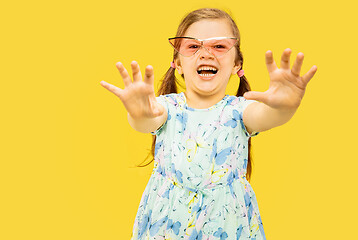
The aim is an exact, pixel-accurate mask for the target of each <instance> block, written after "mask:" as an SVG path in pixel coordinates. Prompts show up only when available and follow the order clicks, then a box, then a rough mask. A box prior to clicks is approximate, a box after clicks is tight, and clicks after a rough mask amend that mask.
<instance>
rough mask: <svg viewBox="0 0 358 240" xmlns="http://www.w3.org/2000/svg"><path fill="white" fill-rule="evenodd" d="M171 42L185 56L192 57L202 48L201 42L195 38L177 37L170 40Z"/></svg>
mask: <svg viewBox="0 0 358 240" xmlns="http://www.w3.org/2000/svg"><path fill="white" fill-rule="evenodd" d="M169 42H170V44H171V45H172V46H173V47H174V49H175V50H176V51H178V52H179V53H180V54H181V55H183V56H185V57H190V56H192V55H194V54H195V52H196V51H197V50H198V49H199V48H200V45H201V43H200V42H199V41H197V40H195V39H188V38H175V39H170V40H169Z"/></svg>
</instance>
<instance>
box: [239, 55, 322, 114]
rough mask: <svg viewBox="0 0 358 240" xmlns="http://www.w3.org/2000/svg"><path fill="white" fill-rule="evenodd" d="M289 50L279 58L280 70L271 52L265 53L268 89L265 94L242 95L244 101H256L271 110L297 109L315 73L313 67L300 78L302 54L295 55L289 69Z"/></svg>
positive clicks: (314, 67) (249, 93) (251, 93)
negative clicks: (268, 81)
mask: <svg viewBox="0 0 358 240" xmlns="http://www.w3.org/2000/svg"><path fill="white" fill-rule="evenodd" d="M290 54H291V50H290V49H286V50H285V51H284V52H283V54H282V58H281V68H277V65H276V63H275V61H274V59H273V56H272V52H271V51H267V52H266V66H267V70H268V72H269V76H270V85H269V89H268V90H267V91H265V92H254V91H250V92H248V93H245V94H244V97H245V98H246V99H252V100H257V101H260V102H263V103H265V104H266V105H268V106H270V107H272V108H279V109H294V108H298V106H299V105H300V103H301V100H302V98H303V96H304V94H305V90H306V86H307V84H308V82H309V81H310V80H311V78H312V77H313V75H314V74H315V73H316V71H317V67H316V66H313V67H312V68H311V69H310V70H309V71H308V72H307V73H306V74H305V75H303V76H302V77H301V76H300V71H301V66H302V63H303V54H302V53H299V54H297V58H296V61H295V62H294V64H293V66H292V69H290Z"/></svg>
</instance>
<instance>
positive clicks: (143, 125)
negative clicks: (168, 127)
mask: <svg viewBox="0 0 358 240" xmlns="http://www.w3.org/2000/svg"><path fill="white" fill-rule="evenodd" d="M167 115H168V113H167V111H164V112H163V114H162V115H160V116H158V117H155V118H133V117H132V116H131V115H130V114H129V113H128V123H129V125H130V126H131V127H132V128H133V129H134V130H136V131H138V132H142V133H150V132H154V131H155V130H157V129H158V128H159V127H160V126H161V125H163V124H164V123H165V121H166V120H167Z"/></svg>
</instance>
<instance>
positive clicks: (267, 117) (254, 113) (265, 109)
mask: <svg viewBox="0 0 358 240" xmlns="http://www.w3.org/2000/svg"><path fill="white" fill-rule="evenodd" d="M250 105H252V106H250ZM250 105H249V106H247V108H249V107H252V109H250V111H247V116H244V118H246V122H247V123H248V124H247V128H248V129H250V130H254V131H257V132H263V131H266V130H269V129H271V128H274V127H277V126H281V125H283V124H285V123H286V122H288V121H289V120H290V119H291V118H292V117H293V115H294V114H295V112H296V110H297V108H294V109H275V108H272V107H270V106H268V105H266V104H264V103H262V102H258V103H252V104H250Z"/></svg>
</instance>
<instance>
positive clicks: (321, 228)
mask: <svg viewBox="0 0 358 240" xmlns="http://www.w3.org/2000/svg"><path fill="white" fill-rule="evenodd" d="M200 7H219V8H223V9H226V10H231V12H232V14H233V16H234V18H235V20H236V22H237V24H238V26H239V29H240V31H241V35H242V51H243V54H244V69H245V74H246V76H247V77H248V80H249V82H250V84H251V86H252V89H253V90H255V91H265V90H267V88H268V84H269V78H268V73H267V69H266V65H265V58H264V55H265V52H266V51H267V50H272V51H273V54H274V58H275V60H276V62H278V63H279V61H280V56H281V54H282V51H283V50H284V49H285V48H291V49H292V51H293V52H292V56H291V64H292V63H293V60H294V58H295V57H296V55H297V53H298V52H303V53H304V54H305V60H304V65H303V67H302V73H306V72H307V71H308V70H309V69H310V68H311V67H312V66H313V65H317V67H318V71H317V73H316V75H315V76H314V78H313V79H312V80H311V82H310V83H309V84H308V87H307V90H306V94H305V96H304V99H303V101H302V104H301V106H300V107H299V109H298V111H297V112H296V114H295V116H294V117H293V118H292V119H291V120H290V121H289V122H288V123H286V124H284V125H283V126H280V127H277V128H274V129H271V130H269V131H266V132H262V133H260V134H259V135H258V136H256V137H254V138H253V139H252V144H253V148H252V151H253V161H254V170H253V176H252V181H251V184H252V186H253V189H254V191H255V193H256V196H257V199H258V204H259V209H260V213H261V217H262V220H263V224H264V229H265V233H266V237H267V239H269V240H273V239H274V240H281V239H282V240H283V239H285V240H286V239H291V240H294V239H300V240H301V239H354V238H355V237H356V236H357V233H356V223H357V220H356V218H357V214H358V211H357V206H356V203H357V202H358V199H357V196H356V192H357V183H358V181H357V166H358V163H357V160H358V158H357V154H356V151H357V146H356V142H357V141H356V136H357V133H358V131H357V126H356V123H357V121H358V119H357V87H358V84H357V80H358V79H357V53H358V51H357V42H358V39H357V34H356V26H357V22H358V21H357V20H358V19H357V13H356V6H355V5H354V1H353V0H352V1H348V0H342V1H339V2H337V1H335V2H330V1H323V0H322V1H310V0H302V1H287V0H285V1H283V0H282V1H278V0H272V1H243V0H240V1H239V0H235V1H220V3H219V1H210V0H205V1H195V2H194V1H192V0H182V1H139V2H138V1H69V0H63V1H16V2H11V3H9V2H8V3H2V6H1V8H0V20H1V38H0V41H1V44H0V50H1V51H0V59H1V63H0V64H1V65H0V69H1V70H0V74H1V78H0V79H1V87H0V91H1V92H0V98H1V99H0V106H1V108H0V109H1V125H0V126H1V129H0V130H1V132H0V134H1V145H0V150H1V151H0V159H1V161H0V164H1V165H0V201H1V204H0V239H4V240H10V239H11V240H12V239H21V240H25V239H36V240H49V239H50V240H58V239H59V240H63V239H66V240H67V239H68V240H72V239H75V240H91V239H106V240H110V239H129V237H130V234H131V232H132V227H133V223H134V219H135V215H136V212H137V209H138V205H139V202H140V198H141V196H142V193H143V191H144V188H145V186H146V184H147V181H148V179H149V177H150V173H151V170H152V167H153V164H151V165H150V166H148V167H146V168H135V167H134V165H135V164H139V163H140V162H142V160H143V159H144V158H145V157H146V155H147V153H148V152H149V149H150V144H151V135H150V134H143V133H139V132H135V131H134V130H133V129H132V128H131V127H130V126H129V124H128V122H127V117H126V111H125V108H124V106H123V104H122V103H121V102H120V100H119V99H118V98H117V97H116V96H115V95H113V94H112V93H110V92H109V91H107V90H106V89H105V88H103V87H102V86H101V85H100V81H102V80H105V81H107V82H109V83H112V84H114V85H116V86H118V87H124V84H123V82H122V79H121V77H120V75H119V73H118V71H117V69H116V67H115V63H116V62H118V61H121V62H123V63H124V65H125V67H126V68H129V67H130V62H131V61H132V60H137V61H138V62H139V64H140V66H141V69H142V70H144V68H145V66H146V65H149V64H150V65H152V66H153V67H154V71H155V78H156V80H155V89H157V88H158V83H159V80H160V78H161V77H162V76H163V74H164V73H165V72H166V70H167V69H168V67H169V65H170V61H171V60H172V52H173V50H172V48H171V47H170V45H169V43H168V42H167V38H168V37H172V36H174V35H175V32H176V28H177V26H178V24H179V22H180V20H181V19H182V17H183V16H184V15H185V14H186V13H188V12H189V11H191V10H194V9H196V8H200ZM235 81H236V82H235ZM236 84H237V77H236V78H233V79H232V83H231V85H230V86H229V87H230V90H229V93H230V94H233V93H234V91H235V90H236ZM233 89H234V90H233Z"/></svg>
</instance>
